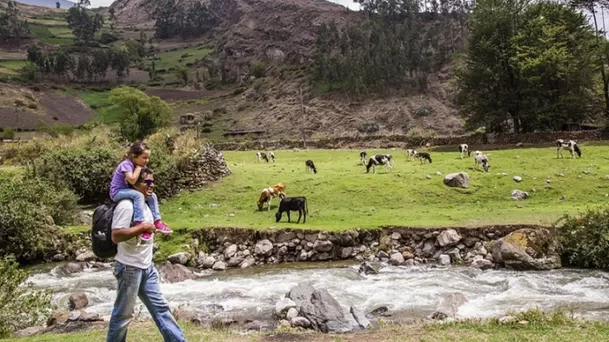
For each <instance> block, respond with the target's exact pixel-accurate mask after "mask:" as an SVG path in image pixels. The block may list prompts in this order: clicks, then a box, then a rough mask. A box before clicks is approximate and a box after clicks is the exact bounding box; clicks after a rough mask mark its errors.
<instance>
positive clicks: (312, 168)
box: [305, 159, 317, 173]
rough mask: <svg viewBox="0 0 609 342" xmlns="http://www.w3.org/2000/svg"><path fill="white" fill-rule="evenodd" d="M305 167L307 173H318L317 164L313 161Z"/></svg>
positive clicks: (307, 162) (306, 163) (309, 161)
mask: <svg viewBox="0 0 609 342" xmlns="http://www.w3.org/2000/svg"><path fill="white" fill-rule="evenodd" d="M305 166H306V168H307V172H310V171H313V173H317V168H316V167H315V163H313V161H312V160H311V159H309V160H307V161H306V162H305Z"/></svg>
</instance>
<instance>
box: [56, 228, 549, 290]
mask: <svg viewBox="0 0 609 342" xmlns="http://www.w3.org/2000/svg"><path fill="white" fill-rule="evenodd" d="M177 234H179V235H182V234H186V235H187V236H186V240H190V243H188V244H185V245H184V246H183V251H181V252H179V253H175V254H172V255H170V256H169V258H168V260H167V261H168V263H167V264H166V265H165V266H163V267H162V269H164V272H162V273H164V274H166V275H167V277H166V280H167V281H169V282H176V281H182V280H185V279H192V278H195V277H196V273H193V272H192V269H193V268H194V270H195V271H197V270H208V269H209V270H214V271H223V270H226V269H227V268H248V267H252V266H257V265H264V264H278V263H282V262H308V261H330V260H356V261H360V262H364V261H368V262H387V263H389V264H391V265H398V266H401V265H403V266H414V265H420V264H428V263H438V264H441V265H449V264H465V265H471V266H473V267H477V268H480V269H489V268H494V267H509V268H513V269H518V270H528V269H533V270H546V269H553V268H559V267H561V263H560V257H559V255H558V254H557V252H556V243H555V240H554V238H553V231H552V230H551V229H550V228H546V227H538V226H530V225H511V226H486V227H479V228H464V227H462V228H437V229H436V228H408V227H385V228H381V229H372V230H351V231H339V232H328V231H313V230H292V229H277V230H265V231H262V230H252V229H224V228H215V229H200V230H188V231H177V232H176V233H175V234H174V237H173V238H172V239H175V238H177ZM182 237H183V236H182ZM182 240H184V239H182ZM169 241H171V240H169ZM165 243H170V242H168V241H157V243H156V246H155V247H156V249H155V250H156V252H157V253H158V252H159V249H163V248H164V247H163V246H164V244H165ZM56 245H57V246H58V247H59V248H64V249H58V250H56V251H54V252H53V253H51V254H50V258H49V259H48V260H50V261H51V260H52V261H62V260H72V261H77V262H81V263H85V262H92V261H95V256H94V255H93V253H92V252H91V251H90V249H89V248H90V241H89V237H88V235H87V234H86V233H78V234H70V235H69V238H68V239H66V241H63V242H62V243H57V244H56ZM158 255H159V254H157V256H158ZM157 261H164V260H158V258H157ZM81 265H82V264H81ZM178 265H179V266H178ZM189 267H190V268H189ZM363 267H365V268H366V267H367V266H363ZM68 268H78V267H76V266H74V265H72V266H69V267H68ZM81 268H82V267H81ZM364 271H365V272H373V270H370V269H366V270H364Z"/></svg>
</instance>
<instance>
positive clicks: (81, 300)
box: [68, 292, 89, 310]
mask: <svg viewBox="0 0 609 342" xmlns="http://www.w3.org/2000/svg"><path fill="white" fill-rule="evenodd" d="M87 305H89V299H88V298H87V294H85V293H84V292H76V293H73V294H72V295H70V298H68V307H69V308H70V310H80V309H84V308H86V307H87Z"/></svg>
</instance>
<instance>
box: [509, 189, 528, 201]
mask: <svg viewBox="0 0 609 342" xmlns="http://www.w3.org/2000/svg"><path fill="white" fill-rule="evenodd" d="M529 197H530V196H529V193H528V192H526V191H521V190H518V189H514V190H512V196H511V197H510V198H511V199H513V200H515V201H522V200H525V199H527V198H529Z"/></svg>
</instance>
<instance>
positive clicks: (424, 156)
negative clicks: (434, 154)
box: [414, 152, 431, 164]
mask: <svg viewBox="0 0 609 342" xmlns="http://www.w3.org/2000/svg"><path fill="white" fill-rule="evenodd" d="M414 157H415V158H417V159H418V160H419V161H420V162H421V164H423V163H424V162H425V161H426V160H427V161H428V162H429V163H430V164H431V156H430V155H429V153H427V152H417V154H415V155H414Z"/></svg>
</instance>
